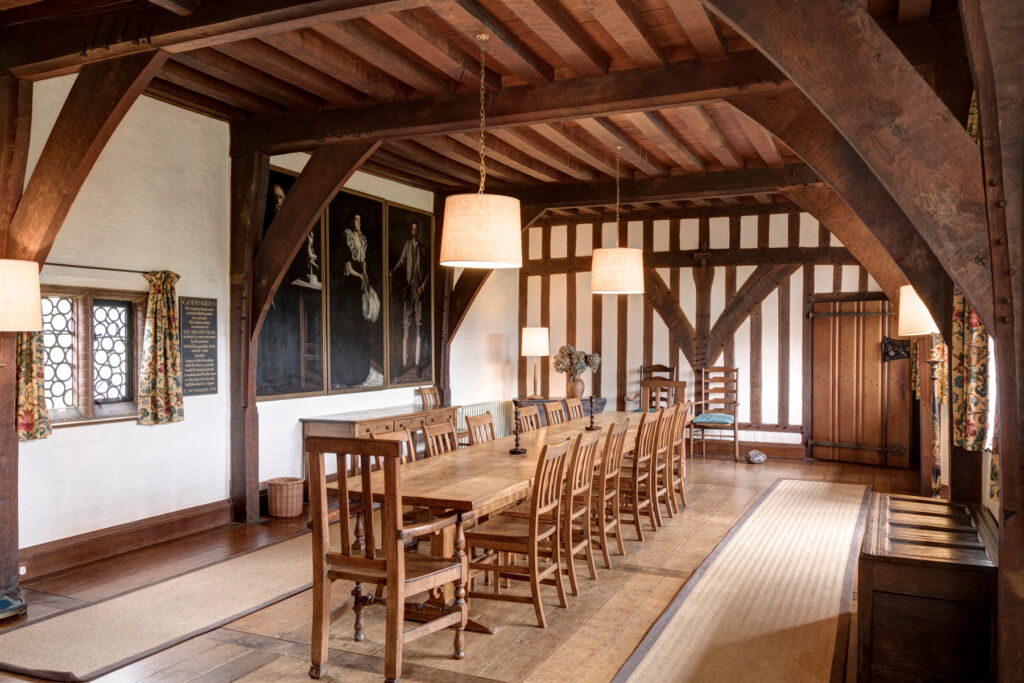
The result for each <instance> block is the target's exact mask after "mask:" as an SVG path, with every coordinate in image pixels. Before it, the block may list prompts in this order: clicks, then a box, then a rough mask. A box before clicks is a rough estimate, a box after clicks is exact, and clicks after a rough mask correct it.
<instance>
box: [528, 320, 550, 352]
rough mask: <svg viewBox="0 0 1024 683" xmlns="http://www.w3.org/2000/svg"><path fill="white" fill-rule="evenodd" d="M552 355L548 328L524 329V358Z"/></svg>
mask: <svg viewBox="0 0 1024 683" xmlns="http://www.w3.org/2000/svg"><path fill="white" fill-rule="evenodd" d="M550 354H551V343H550V342H549V341H548V328H546V327H524V328H523V353H522V355H524V356H547V355H550Z"/></svg>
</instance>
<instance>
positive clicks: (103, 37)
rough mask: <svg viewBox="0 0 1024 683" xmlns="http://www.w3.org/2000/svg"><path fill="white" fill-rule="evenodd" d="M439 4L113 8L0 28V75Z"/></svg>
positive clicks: (49, 70)
mask: <svg viewBox="0 0 1024 683" xmlns="http://www.w3.org/2000/svg"><path fill="white" fill-rule="evenodd" d="M437 1H438V0H316V1H314V2H309V1H307V0H248V1H247V2H203V3H200V4H199V6H198V7H197V8H196V10H195V11H194V12H193V13H192V14H190V15H188V16H178V15H175V14H172V13H170V12H168V11H166V10H164V9H161V8H159V7H156V6H146V5H136V6H132V7H130V8H127V9H126V8H125V7H124V6H123V5H113V6H111V7H109V8H101V9H97V11H95V12H93V13H91V14H88V15H84V16H79V15H68V16H58V17H53V18H50V19H45V20H41V21H39V22H37V23H36V24H35V25H33V30H31V31H28V30H26V27H25V26H23V25H19V26H8V27H4V28H3V29H0V45H3V46H4V48H5V49H4V50H3V52H2V56H0V74H3V73H5V72H8V71H9V72H10V73H12V74H14V75H16V76H18V77H19V78H27V79H30V80H35V79H39V78H47V77H49V76H56V75H61V74H66V73H72V72H74V71H77V70H78V69H79V68H80V67H81V66H82V65H83V64H88V63H90V62H95V61H101V60H105V59H110V58H111V57H118V56H122V55H127V54H133V53H136V52H145V51H148V50H151V49H153V48H161V49H164V50H166V51H168V52H188V51H189V50H195V49H198V48H201V47H213V46H215V45H220V44H223V43H229V42H235V41H238V40H245V39H247V38H257V37H261V36H266V35H270V34H273V33H281V32H284V31H294V30H297V29H302V28H306V27H309V26H313V25H315V24H320V23H324V22H328V21H345V20H348V19H358V18H360V17H364V16H367V15H369V14H379V13H382V12H397V11H401V10H407V9H411V8H413V7H421V6H423V5H429V4H432V3H433V2H437Z"/></svg>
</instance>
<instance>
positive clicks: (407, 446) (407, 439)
mask: <svg viewBox="0 0 1024 683" xmlns="http://www.w3.org/2000/svg"><path fill="white" fill-rule="evenodd" d="M370 438H371V439H376V440H378V441H395V442H397V443H398V445H399V447H400V448H401V455H400V462H401V464H403V465H404V464H405V463H407V462H412V461H413V460H415V459H416V442H415V441H413V438H412V433H411V432H410V431H409V430H408V429H396V430H395V431H393V432H387V433H385V434H371V435H370ZM379 465H380V464H379V463H376V462H375V463H374V467H375V469H376V468H378V467H379Z"/></svg>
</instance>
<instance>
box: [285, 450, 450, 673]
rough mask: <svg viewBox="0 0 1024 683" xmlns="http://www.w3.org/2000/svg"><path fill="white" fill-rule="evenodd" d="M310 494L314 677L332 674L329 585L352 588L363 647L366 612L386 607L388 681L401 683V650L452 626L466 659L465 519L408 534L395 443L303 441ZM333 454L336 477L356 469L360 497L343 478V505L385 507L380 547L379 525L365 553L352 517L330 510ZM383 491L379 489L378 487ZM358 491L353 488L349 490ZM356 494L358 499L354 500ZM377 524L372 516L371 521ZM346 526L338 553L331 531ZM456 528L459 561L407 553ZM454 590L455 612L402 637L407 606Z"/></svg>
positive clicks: (441, 520)
mask: <svg viewBox="0 0 1024 683" xmlns="http://www.w3.org/2000/svg"><path fill="white" fill-rule="evenodd" d="M304 449H305V452H306V457H307V468H308V472H309V483H310V486H309V491H310V517H311V519H312V521H313V534H312V549H313V618H312V621H313V624H312V640H311V646H310V659H311V665H310V667H309V676H310V677H311V678H320V677H321V676H323V675H324V673H326V668H327V667H326V665H327V658H328V654H329V649H328V648H329V643H328V639H329V636H330V625H331V621H332V619H331V612H332V609H333V605H332V601H331V583H332V582H334V581H338V580H341V581H352V582H354V584H355V585H354V587H353V589H352V607H353V612H354V613H355V631H354V634H353V638H354V639H355V640H357V641H358V640H363V637H364V636H363V628H364V622H363V611H364V610H365V608H366V607H367V606H369V605H373V604H376V603H380V602H384V603H385V605H386V608H387V616H386V620H385V629H384V631H385V636H384V675H385V677H386V679H387V680H388V681H398V679H399V677H400V676H401V673H402V646H403V645H404V644H405V643H406V642H409V641H411V640H413V639H415V638H417V637H419V636H421V635H427V634H428V633H433V632H434V631H437V630H438V629H441V628H446V627H448V626H451V627H453V628H454V629H455V637H454V652H453V654H452V656H453V657H454V658H455V659H462V658H464V657H465V655H466V647H465V628H466V621H467V619H468V611H467V605H466V599H465V598H466V583H467V582H468V580H469V562H468V558H467V556H466V552H465V535H464V532H463V528H462V517H461V514H460V513H456V512H453V513H449V514H447V515H444V516H441V517H438V518H436V519H433V520H430V521H429V522H426V523H423V524H417V525H414V526H407V525H406V524H405V523H404V521H403V519H402V476H401V472H402V468H401V467H400V466H399V465H400V462H401V457H402V456H401V446H400V444H399V442H397V441H390V440H381V439H354V438H352V439H348V438H327V437H310V438H307V439H306V440H305V443H304ZM327 453H334V454H335V457H336V459H337V465H338V472H342V473H343V472H345V463H346V460H347V459H348V458H351V459H353V460H356V461H358V463H359V470H360V478H359V481H358V486H357V487H356V488H358V491H351V490H350V489H351V486H350V481H349V478H348V477H345V476H340V477H338V489H339V495H340V496H341V500H349V499H350V498H354V499H356V500H359V501H360V504H361V505H362V506H363V507H364V508H367V509H370V508H372V502H373V500H374V499H375V498H376V499H377V500H379V501H381V505H382V509H381V512H382V521H381V534H380V539H379V541H380V547H378V545H377V541H378V539H377V537H376V536H377V534H376V532H375V530H374V525H373V524H372V523H369V524H367V525H366V531H365V534H366V537H365V539H364V540H365V542H364V543H362V544H361V548H360V547H359V546H358V545H357V544H355V543H354V542H353V541H354V539H353V534H352V532H351V531H350V529H349V524H348V516H347V515H346V516H344V517H342V516H341V515H339V513H338V511H337V510H334V511H329V510H328V500H327V477H326V472H325V470H326V468H325V455H326V454H327ZM371 459H376V460H378V461H381V462H382V463H383V477H382V478H378V477H379V475H376V476H375V475H374V474H373V472H372V469H373V468H372V464H371ZM375 478H376V479H377V483H378V485H380V484H382V488H379V489H377V490H375V489H374V486H373V484H374V479H375ZM351 484H355V481H353V482H351ZM352 494H355V495H354V496H353V495H352ZM366 518H367V519H368V520H369V519H372V515H370V514H368V515H366ZM334 522H340V524H339V526H340V529H339V532H340V533H339V537H340V546H332V540H331V532H330V525H331V524H332V523H334ZM450 526H454V527H455V551H454V556H453V557H450V558H449V557H433V556H430V555H419V554H417V553H408V552H406V551H405V547H404V546H405V541H406V539H415V538H417V537H421V536H429V535H433V534H435V533H437V532H438V531H440V530H442V529H445V528H447V527H450ZM364 584H371V585H372V584H378V585H380V584H383V585H384V599H383V600H381V599H380V598H379V597H377V596H375V595H372V594H370V593H369V592H364V590H363V586H364ZM446 584H454V595H455V601H454V603H453V605H452V609H451V611H450V612H448V613H444V614H443V615H442V616H439V617H438V618H437V619H436V620H434V621H431V622H430V625H429V626H428V627H420V628H415V629H411V630H409V631H405V630H404V624H405V598H406V597H407V596H411V595H416V594H419V593H424V592H426V591H431V590H436V589H438V588H441V587H443V586H445V585H446Z"/></svg>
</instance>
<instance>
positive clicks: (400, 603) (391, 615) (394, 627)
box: [384, 586, 405, 683]
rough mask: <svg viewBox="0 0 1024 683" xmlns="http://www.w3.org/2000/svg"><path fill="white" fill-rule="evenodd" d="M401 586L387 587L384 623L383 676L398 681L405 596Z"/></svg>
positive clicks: (390, 681) (389, 681)
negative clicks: (396, 587)
mask: <svg viewBox="0 0 1024 683" xmlns="http://www.w3.org/2000/svg"><path fill="white" fill-rule="evenodd" d="M401 588H402V587H401V586H399V587H398V589H397V590H396V589H395V588H394V587H393V586H389V587H388V596H387V605H386V607H387V619H386V621H385V623H384V633H385V636H384V677H385V679H386V680H387V681H388V683H398V679H399V678H401V677H402V630H403V629H404V627H405V596H404V595H403V591H402V590H401Z"/></svg>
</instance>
